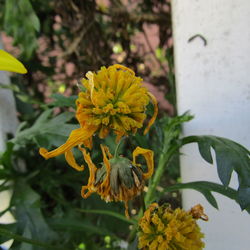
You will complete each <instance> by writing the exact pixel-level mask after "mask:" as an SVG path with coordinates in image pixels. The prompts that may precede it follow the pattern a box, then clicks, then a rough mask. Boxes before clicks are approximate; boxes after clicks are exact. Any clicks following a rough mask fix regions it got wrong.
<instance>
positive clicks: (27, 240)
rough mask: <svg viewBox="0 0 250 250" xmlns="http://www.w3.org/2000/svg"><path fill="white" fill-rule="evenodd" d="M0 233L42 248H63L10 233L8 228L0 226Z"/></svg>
mask: <svg viewBox="0 0 250 250" xmlns="http://www.w3.org/2000/svg"><path fill="white" fill-rule="evenodd" d="M0 234H1V235H3V236H6V237H7V238H10V239H14V240H16V241H20V242H25V243H28V244H31V245H35V246H39V247H43V248H44V249H52V250H53V249H54V250H55V249H61V250H62V249H65V248H61V247H60V248H59V247H55V246H52V245H48V244H46V243H43V242H41V241H37V240H32V239H29V238H26V237H23V236H21V235H19V234H15V233H12V232H10V231H9V230H6V229H4V228H0Z"/></svg>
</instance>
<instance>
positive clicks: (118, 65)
mask: <svg viewBox="0 0 250 250" xmlns="http://www.w3.org/2000/svg"><path fill="white" fill-rule="evenodd" d="M113 67H115V68H116V69H122V70H124V71H128V72H130V73H131V74H132V75H133V76H134V75H135V72H134V71H133V70H132V69H129V68H127V67H125V66H123V65H121V64H114V65H113Z"/></svg>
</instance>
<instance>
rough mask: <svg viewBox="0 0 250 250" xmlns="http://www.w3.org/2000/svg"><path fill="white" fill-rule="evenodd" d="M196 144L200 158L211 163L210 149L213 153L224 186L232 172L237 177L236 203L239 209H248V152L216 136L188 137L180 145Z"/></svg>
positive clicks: (249, 181) (249, 153)
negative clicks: (237, 202)
mask: <svg viewBox="0 0 250 250" xmlns="http://www.w3.org/2000/svg"><path fill="white" fill-rule="evenodd" d="M192 142H197V143H198V146H199V150H200V153H201V156H202V157H203V159H204V160H206V161H207V162H209V163H212V162H213V161H212V156H211V152H210V151H211V148H212V149H213V150H214V152H215V158H216V165H217V172H218V176H219V178H220V180H221V182H222V183H223V185H224V186H226V187H227V186H228V185H229V183H230V180H231V175H232V172H233V171H235V172H236V173H237V175H238V180H239V187H238V198H237V199H238V201H239V204H240V206H241V209H246V208H249V207H250V199H249V195H248V194H249V191H248V190H249V188H250V158H249V155H250V152H249V151H248V150H247V149H246V148H244V147H243V146H242V145H240V144H238V143H236V142H234V141H231V140H229V139H226V138H222V137H217V136H209V135H207V136H188V137H185V138H183V139H182V144H187V143H192Z"/></svg>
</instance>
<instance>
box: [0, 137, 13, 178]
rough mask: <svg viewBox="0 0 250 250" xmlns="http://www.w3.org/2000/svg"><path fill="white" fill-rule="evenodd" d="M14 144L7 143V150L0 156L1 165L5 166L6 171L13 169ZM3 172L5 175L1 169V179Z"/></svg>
mask: <svg viewBox="0 0 250 250" xmlns="http://www.w3.org/2000/svg"><path fill="white" fill-rule="evenodd" d="M13 147H14V144H13V143H12V142H7V144H6V150H5V151H4V152H3V153H1V155H0V165H3V166H4V168H5V169H11V168H12V162H11V156H12V153H13ZM1 171H2V174H4V170H2V169H0V179H1Z"/></svg>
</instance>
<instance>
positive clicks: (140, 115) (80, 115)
mask: <svg viewBox="0 0 250 250" xmlns="http://www.w3.org/2000/svg"><path fill="white" fill-rule="evenodd" d="M86 77H87V78H86V79H85V78H84V79H83V80H82V84H83V86H84V87H85V89H86V90H85V91H84V92H81V93H80V94H79V98H78V99H77V101H76V105H77V112H76V118H77V119H78V121H79V123H80V124H81V126H82V127H84V126H86V125H88V126H93V127H95V128H96V131H99V137H100V138H104V137H106V136H107V134H108V133H109V130H114V131H115V133H116V134H117V136H118V139H119V138H121V137H122V136H123V135H127V134H128V132H133V133H135V132H136V130H137V129H138V128H141V127H142V126H143V122H144V120H145V118H146V114H145V110H146V106H147V105H148V103H149V100H150V98H151V100H152V101H153V104H154V107H155V112H154V115H153V117H152V119H151V121H150V122H149V124H148V126H147V128H146V129H145V133H147V132H148V130H149V128H150V126H151V125H152V124H153V123H154V121H155V118H156V115H157V112H158V109H157V102H156V99H155V97H154V96H153V95H152V94H151V93H150V92H148V90H147V89H146V88H145V87H143V86H142V79H141V78H140V77H136V76H135V73H134V71H132V70H131V69H129V68H127V67H124V66H122V65H119V64H115V65H113V66H110V67H108V68H106V67H101V70H100V71H98V72H97V73H93V72H88V73H87V74H86Z"/></svg>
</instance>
